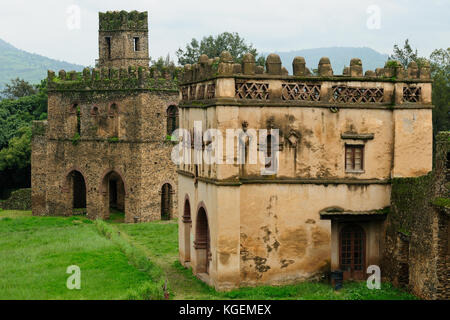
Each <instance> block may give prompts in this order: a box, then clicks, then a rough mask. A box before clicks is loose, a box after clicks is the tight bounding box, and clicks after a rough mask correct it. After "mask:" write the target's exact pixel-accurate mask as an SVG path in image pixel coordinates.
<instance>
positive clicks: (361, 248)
mask: <svg viewBox="0 0 450 320" xmlns="http://www.w3.org/2000/svg"><path fill="white" fill-rule="evenodd" d="M339 244H340V246H339V258H340V259H339V264H340V269H341V270H342V271H343V272H344V279H345V280H347V279H352V280H363V279H364V277H365V258H366V235H365V232H364V230H363V228H361V227H360V226H358V225H354V224H353V225H348V226H345V227H344V228H343V229H342V230H341V233H340V239H339Z"/></svg>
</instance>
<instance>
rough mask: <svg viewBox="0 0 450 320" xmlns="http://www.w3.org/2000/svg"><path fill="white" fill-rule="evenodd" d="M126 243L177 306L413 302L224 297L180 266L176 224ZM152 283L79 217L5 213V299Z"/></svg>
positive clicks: (343, 295)
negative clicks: (155, 271)
mask: <svg viewBox="0 0 450 320" xmlns="http://www.w3.org/2000/svg"><path fill="white" fill-rule="evenodd" d="M117 218H120V215H115V217H114V219H112V220H111V222H110V223H111V227H112V228H118V229H120V237H122V238H123V239H124V240H125V241H127V242H129V243H131V244H132V245H133V246H135V247H136V248H138V249H139V250H142V251H143V252H144V253H145V254H146V255H147V256H148V257H149V258H150V260H151V261H153V262H155V263H156V264H157V265H159V266H160V267H161V268H162V269H164V271H165V273H166V275H167V277H168V279H169V283H170V291H171V296H172V297H173V298H174V299H260V300H265V299H309V300H315V299H413V298H414V297H413V296H411V295H409V294H407V293H404V292H401V291H399V290H397V289H395V288H392V287H391V286H390V285H389V284H383V288H382V290H368V289H367V288H366V286H365V283H346V284H345V288H344V289H343V290H341V291H339V292H334V291H333V290H332V289H331V288H330V286H329V285H328V284H326V283H300V284H297V285H291V286H282V287H270V286H263V287H257V288H242V289H239V290H234V291H231V292H226V293H221V292H216V291H215V290H214V289H212V288H210V287H208V286H206V285H205V284H204V283H203V282H201V281H199V280H198V279H197V278H195V277H194V276H193V275H192V273H191V271H190V270H187V269H185V268H183V267H182V266H181V265H180V263H179V262H178V261H177V257H178V242H177V239H178V228H177V223H176V222H175V221H165V222H152V223H143V224H134V225H125V224H117V223H116V222H117ZM72 264H76V265H78V266H80V267H81V272H82V290H80V291H76V290H74V291H70V290H68V289H66V286H65V283H66V279H67V277H68V275H67V274H66V273H65V271H66V268H67V266H69V265H72ZM148 281H149V276H148V274H146V273H143V272H140V271H138V270H137V269H136V268H134V267H133V266H131V265H130V264H129V262H128V261H127V258H126V257H125V255H124V254H122V253H121V251H120V250H119V248H118V247H116V246H115V245H114V244H113V242H112V241H110V240H108V239H106V238H105V237H102V236H101V235H100V234H99V233H98V232H97V230H96V228H95V226H94V225H93V224H92V223H91V222H90V221H88V220H86V219H83V218H78V217H72V218H60V217H59V218H57V217H54V218H53V217H46V218H42V217H31V216H30V213H29V212H23V211H0V299H120V298H124V297H125V295H126V292H127V289H136V288H139V287H140V286H142V285H143V284H144V283H148Z"/></svg>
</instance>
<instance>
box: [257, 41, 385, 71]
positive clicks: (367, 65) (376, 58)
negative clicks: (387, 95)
mask: <svg viewBox="0 0 450 320" xmlns="http://www.w3.org/2000/svg"><path fill="white" fill-rule="evenodd" d="M275 53H276V54H278V55H280V58H281V61H282V63H283V66H284V67H286V69H288V70H289V73H290V74H292V61H293V60H294V58H295V57H297V56H300V57H304V58H305V60H306V66H307V67H308V68H309V69H310V70H311V71H312V70H313V69H317V65H318V64H319V60H320V58H322V57H328V58H330V62H331V67H332V68H333V71H334V74H342V70H343V69H344V67H346V66H349V65H350V60H351V59H352V58H360V59H361V61H362V64H363V69H364V72H366V71H367V70H375V69H376V68H382V67H384V64H385V62H386V61H387V60H388V55H387V54H382V53H379V52H377V51H375V50H373V49H371V48H366V47H362V48H357V47H331V48H317V49H304V50H296V51H289V52H275ZM264 55H265V56H267V53H264Z"/></svg>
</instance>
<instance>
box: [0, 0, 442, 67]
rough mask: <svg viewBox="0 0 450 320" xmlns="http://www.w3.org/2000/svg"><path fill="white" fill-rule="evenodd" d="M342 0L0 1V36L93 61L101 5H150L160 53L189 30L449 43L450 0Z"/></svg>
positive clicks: (290, 46)
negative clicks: (76, 18) (373, 12)
mask: <svg viewBox="0 0 450 320" xmlns="http://www.w3.org/2000/svg"><path fill="white" fill-rule="evenodd" d="M72 4H75V5H78V6H79V7H80V8H81V29H80V30H72V31H71V30H69V29H68V28H67V26H66V20H67V14H66V9H67V7H68V6H70V5H72ZM424 4H425V2H423V1H419V0H418V1H412V0H410V1H408V0H396V1H392V0H373V1H368V0H347V1H320V0H317V1H294V0H280V1H273V0H271V1H268V0H259V1H254V0H251V1H235V0H228V1H220V2H217V1H216V2H212V1H199V0H191V1H181V0H176V1H169V0H166V1H161V0H150V1H148V0H128V1H126V2H125V1H123V0H120V1H119V0H110V1H106V0H105V1H95V2H94V1H89V0H59V1H56V0H55V1H51V0H40V1H32V0H29V1H25V0H15V1H9V2H6V1H2V3H1V4H0V38H2V39H4V40H6V41H8V42H10V43H11V44H13V45H15V46H17V47H19V48H21V49H24V50H26V51H30V52H35V53H39V54H42V55H45V56H49V57H52V58H57V59H61V60H66V61H69V62H76V63H80V64H84V65H89V64H93V63H94V60H95V59H96V58H97V55H98V49H97V41H98V40H97V31H98V11H107V10H122V9H123V10H134V9H136V10H139V11H144V10H147V11H149V20H150V53H151V55H152V57H158V56H165V55H166V54H167V53H170V54H171V55H172V56H174V52H175V51H176V50H177V49H178V48H179V47H182V46H184V45H185V44H186V43H187V42H188V41H190V39H192V38H194V37H195V38H201V37H203V36H205V35H209V34H218V33H220V32H223V31H236V32H239V34H241V35H242V36H243V37H244V38H245V39H247V40H248V41H249V42H252V43H253V44H254V46H255V47H257V48H258V49H259V50H260V51H285V50H297V49H305V48H314V47H326V46H367V47H372V48H374V49H376V50H378V51H381V52H388V53H389V52H390V51H391V49H392V47H393V45H394V43H403V41H404V40H405V39H406V38H410V40H411V43H412V44H413V45H414V46H416V47H417V48H418V49H419V53H420V54H422V55H429V54H430V52H431V51H432V50H433V49H435V48H440V47H448V46H449V41H448V39H450V37H449V35H450V23H449V20H448V12H449V9H450V1H449V0H433V1H427V2H426V5H424ZM370 5H376V6H379V7H380V9H381V29H379V30H369V29H368V28H367V26H366V21H367V18H368V14H367V12H366V10H367V7H369V6H370Z"/></svg>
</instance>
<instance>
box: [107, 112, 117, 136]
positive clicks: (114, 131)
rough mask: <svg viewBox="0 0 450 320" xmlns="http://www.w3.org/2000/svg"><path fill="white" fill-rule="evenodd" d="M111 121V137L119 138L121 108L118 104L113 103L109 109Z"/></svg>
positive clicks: (109, 124)
mask: <svg viewBox="0 0 450 320" xmlns="http://www.w3.org/2000/svg"><path fill="white" fill-rule="evenodd" d="M108 116H109V121H108V131H109V134H110V136H111V137H114V138H118V137H119V108H118V107H117V104H115V103H113V104H111V106H110V107H109V111H108Z"/></svg>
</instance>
